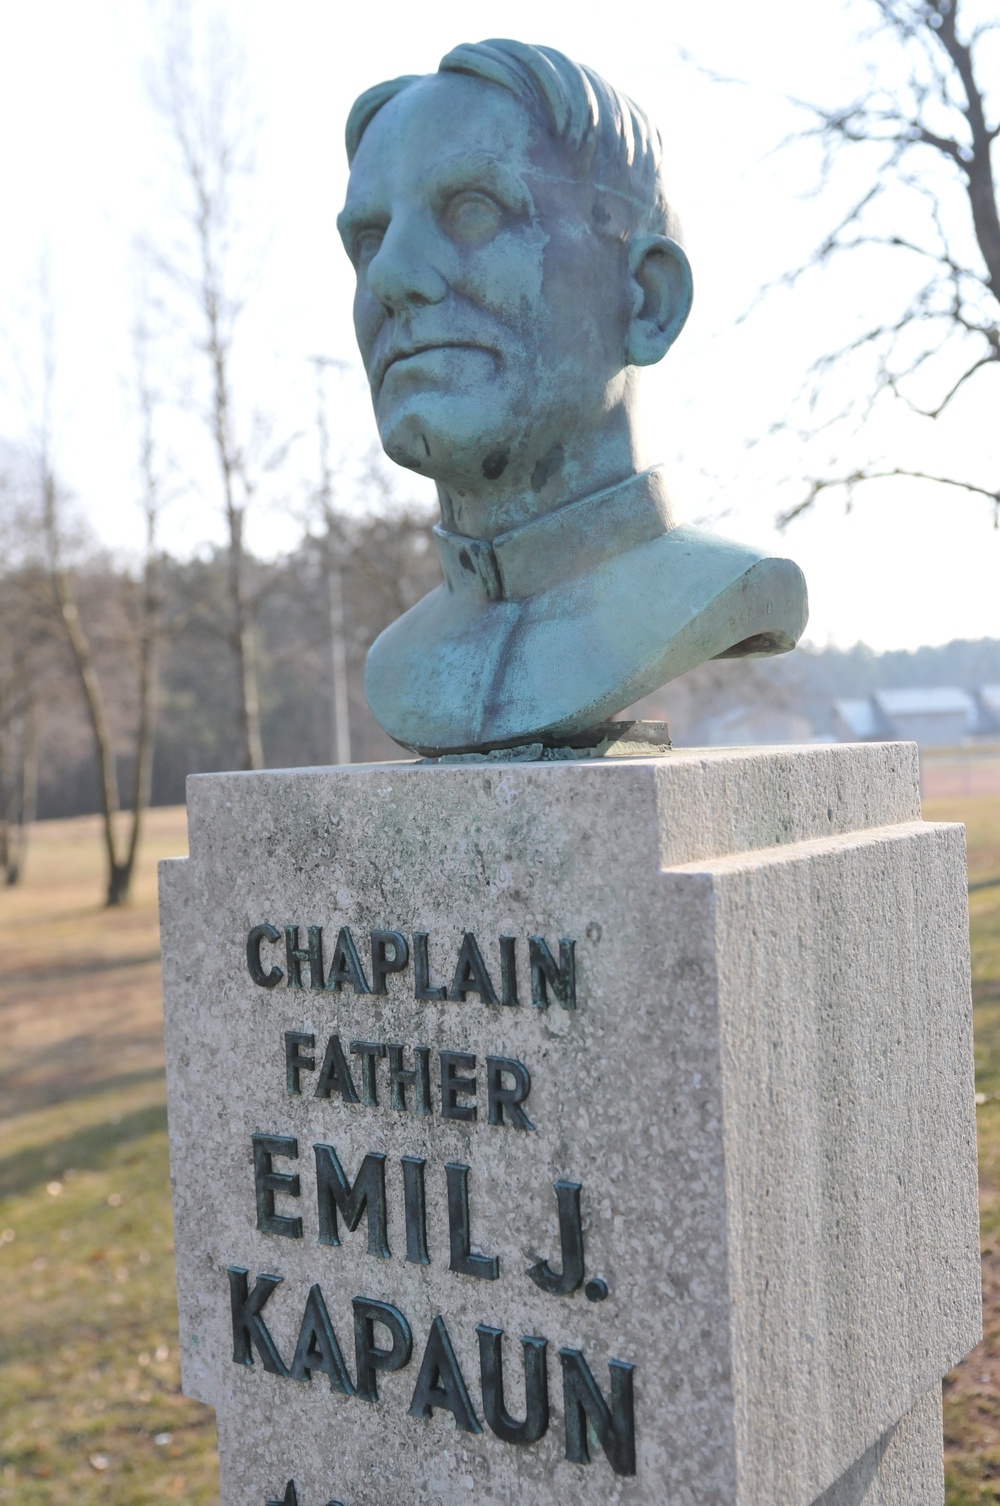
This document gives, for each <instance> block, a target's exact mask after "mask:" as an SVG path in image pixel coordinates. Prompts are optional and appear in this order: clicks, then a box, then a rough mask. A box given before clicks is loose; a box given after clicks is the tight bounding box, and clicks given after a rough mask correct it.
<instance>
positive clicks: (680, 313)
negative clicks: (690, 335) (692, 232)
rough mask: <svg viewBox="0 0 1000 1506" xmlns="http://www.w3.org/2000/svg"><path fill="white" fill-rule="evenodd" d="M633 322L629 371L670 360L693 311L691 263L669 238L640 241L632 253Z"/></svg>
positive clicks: (635, 242) (649, 237) (627, 342)
mask: <svg viewBox="0 0 1000 1506" xmlns="http://www.w3.org/2000/svg"><path fill="white" fill-rule="evenodd" d="M628 270H629V277H630V279H631V287H632V318H631V320H630V321H629V327H628V333H627V334H626V336H625V359H626V361H627V362H628V364H629V365H630V366H652V365H654V363H655V362H657V361H660V360H662V359H663V357H664V356H665V355H666V353H667V351H668V350H669V349H670V347H671V345H673V343H674V341H675V340H676V339H677V336H678V335H679V334H680V332H681V330H682V328H683V327H684V321H685V319H686V318H687V316H688V314H689V313H690V311H691V299H692V297H693V295H694V287H693V284H692V281H691V263H690V262H689V261H688V259H687V256H686V254H685V252H684V249H683V247H681V246H679V245H678V244H677V242H676V241H672V240H671V239H670V238H669V236H666V235H639V236H636V238H635V239H634V240H633V241H632V243H631V245H630V246H629V252H628Z"/></svg>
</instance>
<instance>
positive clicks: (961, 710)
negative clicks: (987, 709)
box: [872, 685, 975, 717]
mask: <svg viewBox="0 0 1000 1506" xmlns="http://www.w3.org/2000/svg"><path fill="white" fill-rule="evenodd" d="M872 700H873V701H875V702H876V703H877V705H878V707H879V710H880V711H882V712H883V713H884V715H885V716H888V717H896V716H933V715H938V716H943V715H950V716H968V717H971V716H973V715H974V713H975V702H974V701H973V699H972V696H971V695H970V694H969V692H968V691H967V690H960V689H959V688H958V687H957V686H955V685H934V686H928V687H926V688H913V689H910V690H876V691H875V693H874V695H873V696H872Z"/></svg>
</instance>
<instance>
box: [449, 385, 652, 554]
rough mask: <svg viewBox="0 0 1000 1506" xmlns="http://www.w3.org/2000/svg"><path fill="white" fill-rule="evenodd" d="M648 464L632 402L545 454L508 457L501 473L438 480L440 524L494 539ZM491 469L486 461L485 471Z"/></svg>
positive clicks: (474, 536) (472, 534) (452, 530)
mask: <svg viewBox="0 0 1000 1506" xmlns="http://www.w3.org/2000/svg"><path fill="white" fill-rule="evenodd" d="M647 465H648V460H647V458H646V456H645V454H644V452H643V449H642V446H641V444H640V442H639V438H638V434H637V432H636V426H635V423H634V422H633V418H632V414H631V412H630V411H629V407H628V405H625V404H620V405H618V406H617V407H615V408H613V409H612V410H611V411H610V412H608V413H607V414H606V415H605V416H604V418H603V420H602V421H601V422H600V423H599V424H596V425H592V426H591V427H590V428H588V430H587V431H585V432H582V433H581V432H580V431H577V432H575V433H573V434H570V435H567V436H566V438H565V439H564V440H563V441H562V442H560V441H558V440H557V441H556V442H555V443H551V444H550V445H549V446H548V447H547V448H546V449H545V450H544V452H543V453H539V454H534V453H526V454H524V455H523V456H517V455H515V456H513V457H509V458H508V459H507V460H506V462H505V463H504V465H503V468H502V470H501V473H500V475H498V476H495V477H489V476H483V477H477V476H462V477H461V478H449V479H448V480H447V481H441V480H439V481H438V484H437V487H438V500H439V502H440V506H441V523H442V525H443V527H444V528H446V529H448V530H449V531H450V532H452V533H460V534H466V535H468V536H469V537H471V538H477V539H485V540H487V541H490V542H492V540H493V539H495V538H498V537H499V536H500V535H501V534H507V533H510V531H511V530H512V529H515V528H521V527H523V525H524V524H525V523H530V522H531V521H532V520H533V519H535V518H540V517H544V516H545V515H546V514H547V513H552V512H556V511H558V510H559V509H560V508H562V507H565V506H566V505H567V504H568V503H571V502H576V501H578V500H579V499H580V498H581V497H588V496H591V495H592V494H593V493H595V492H602V491H605V490H606V489H607V488H608V487H611V486H617V485H618V484H619V483H620V482H622V481H627V480H628V478H629V477H630V476H635V475H637V474H638V473H639V472H640V471H642V470H644V469H645V468H646V467H647ZM489 468H490V466H489V462H488V461H487V462H486V463H484V465H483V470H484V471H488V470H489Z"/></svg>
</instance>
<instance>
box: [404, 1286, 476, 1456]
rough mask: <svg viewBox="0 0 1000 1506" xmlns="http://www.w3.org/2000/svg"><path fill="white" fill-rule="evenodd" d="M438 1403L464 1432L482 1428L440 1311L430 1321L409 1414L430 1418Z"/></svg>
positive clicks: (473, 1431) (474, 1431) (472, 1431)
mask: <svg viewBox="0 0 1000 1506" xmlns="http://www.w3.org/2000/svg"><path fill="white" fill-rule="evenodd" d="M435 1407H440V1408H442V1409H443V1410H444V1411H447V1412H450V1413H451V1415H452V1416H453V1417H454V1419H455V1424H456V1426H457V1427H459V1428H461V1430H462V1431H463V1432H464V1433H481V1432H482V1431H483V1430H482V1428H481V1427H480V1425H479V1421H478V1419H477V1417H476V1414H475V1412H474V1411H473V1409H472V1398H471V1397H470V1395H469V1388H468V1386H467V1385H466V1384H465V1377H464V1376H463V1374H462V1367H461V1366H460V1365H459V1363H458V1356H457V1355H456V1353H455V1350H454V1347H453V1345H452V1342H451V1336H450V1334H449V1333H448V1330H447V1328H446V1327H445V1321H444V1318H443V1317H442V1316H441V1314H440V1313H439V1314H438V1316H437V1317H436V1318H435V1319H434V1322H433V1323H432V1324H431V1331H430V1333H429V1334H428V1336H427V1346H426V1348H425V1349H424V1357H423V1359H422V1360H421V1362H420V1373H419V1375H418V1376H417V1384H416V1386H415V1387H414V1388H413V1400H412V1401H411V1402H410V1416H411V1417H422V1418H429V1417H430V1415H431V1413H432V1411H433V1410H434V1408H435Z"/></svg>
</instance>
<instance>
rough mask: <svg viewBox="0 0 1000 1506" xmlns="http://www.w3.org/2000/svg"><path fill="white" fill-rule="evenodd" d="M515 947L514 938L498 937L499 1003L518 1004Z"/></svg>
mask: <svg viewBox="0 0 1000 1506" xmlns="http://www.w3.org/2000/svg"><path fill="white" fill-rule="evenodd" d="M516 945H517V941H516V938H515V937H514V936H501V937H500V1003H501V1004H511V1005H516V1004H520V1002H521V1001H520V999H519V998H518V996H517V959H516V956H515V951H514V948H515V947H516Z"/></svg>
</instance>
